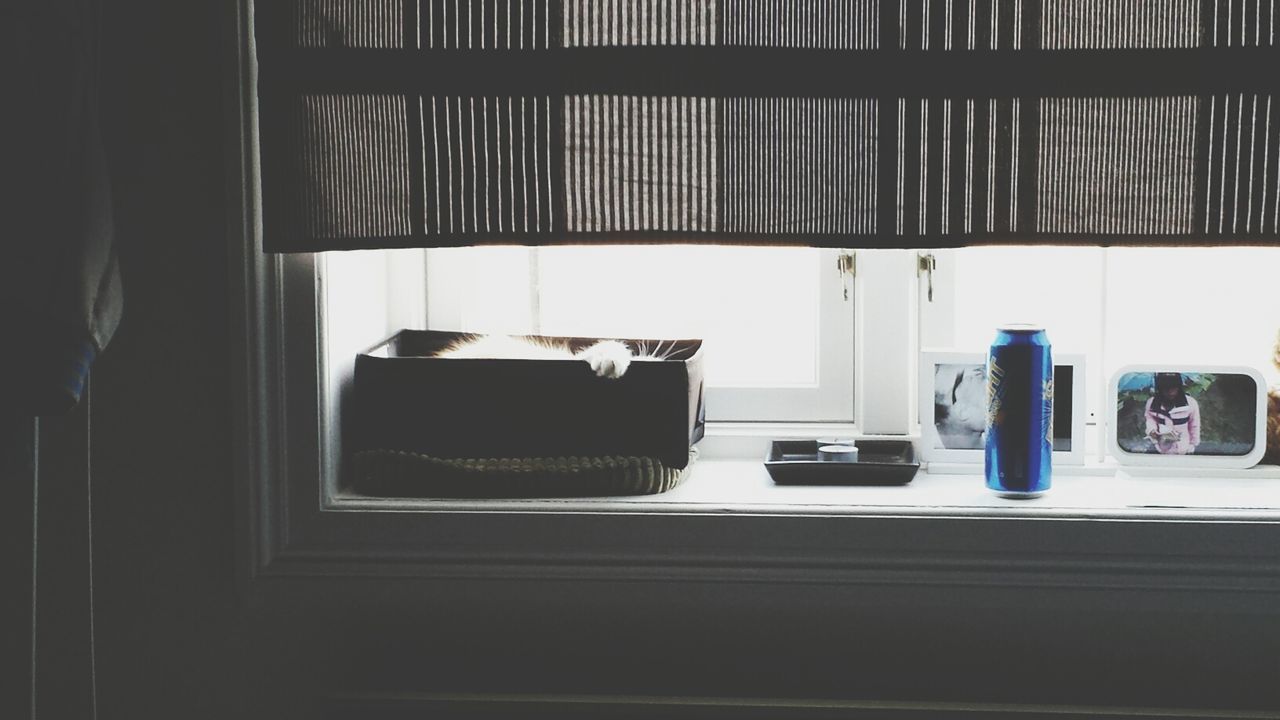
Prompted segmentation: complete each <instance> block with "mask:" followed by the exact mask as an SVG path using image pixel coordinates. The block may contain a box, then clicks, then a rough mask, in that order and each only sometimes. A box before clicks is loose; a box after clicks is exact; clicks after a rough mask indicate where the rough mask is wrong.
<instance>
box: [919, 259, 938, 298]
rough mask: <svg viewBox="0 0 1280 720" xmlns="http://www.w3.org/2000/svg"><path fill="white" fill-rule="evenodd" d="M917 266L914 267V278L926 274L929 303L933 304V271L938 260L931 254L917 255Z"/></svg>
mask: <svg viewBox="0 0 1280 720" xmlns="http://www.w3.org/2000/svg"><path fill="white" fill-rule="evenodd" d="M916 257H917V258H918V264H917V265H916V277H920V276H921V275H924V274H928V276H929V279H928V282H929V302H933V271H934V270H936V269H937V268H938V258H936V257H934V255H933V253H917V254H916Z"/></svg>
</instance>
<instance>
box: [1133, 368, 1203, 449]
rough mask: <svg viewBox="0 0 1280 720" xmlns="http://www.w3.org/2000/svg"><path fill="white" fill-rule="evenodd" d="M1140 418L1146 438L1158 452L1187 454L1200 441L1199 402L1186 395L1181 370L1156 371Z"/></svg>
mask: <svg viewBox="0 0 1280 720" xmlns="http://www.w3.org/2000/svg"><path fill="white" fill-rule="evenodd" d="M1143 417H1144V418H1145V420H1146V429H1147V439H1149V440H1150V441H1151V443H1152V445H1154V446H1155V449H1156V452H1158V453H1160V454H1161V455H1190V454H1191V453H1193V452H1195V451H1196V446H1197V445H1199V444H1200V403H1198V402H1196V399H1195V398H1193V397H1188V396H1187V390H1186V388H1185V387H1183V379H1182V373H1168V372H1162V373H1156V379H1155V393H1154V394H1153V395H1152V396H1151V397H1150V398H1148V399H1147V405H1146V408H1145V409H1144V411H1143Z"/></svg>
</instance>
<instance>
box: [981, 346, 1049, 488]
mask: <svg viewBox="0 0 1280 720" xmlns="http://www.w3.org/2000/svg"><path fill="white" fill-rule="evenodd" d="M985 459H986V475H987V487H989V488H991V489H992V490H994V491H996V493H997V494H998V495H1001V496H1002V497H1019V498H1023V497H1037V496H1039V495H1042V494H1044V492H1045V491H1046V490H1048V489H1049V484H1050V482H1051V479H1052V475H1053V352H1052V349H1051V347H1050V345H1049V336H1048V335H1046V334H1045V332H1044V328H1040V327H1035V326H1032V325H1006V326H1004V327H1001V328H999V329H998V330H997V331H996V339H995V341H994V342H992V343H991V351H990V353H989V354H988V355H987V441H986V458H985Z"/></svg>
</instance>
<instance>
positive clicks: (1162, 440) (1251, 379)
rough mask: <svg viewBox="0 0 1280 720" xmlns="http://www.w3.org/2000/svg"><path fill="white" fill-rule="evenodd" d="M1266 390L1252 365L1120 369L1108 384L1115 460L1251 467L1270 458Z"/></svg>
mask: <svg viewBox="0 0 1280 720" xmlns="http://www.w3.org/2000/svg"><path fill="white" fill-rule="evenodd" d="M1174 376H1177V377H1176V378H1175V377H1174ZM1266 388H1267V383H1266V380H1265V379H1264V378H1263V377H1262V373H1260V372H1258V371H1257V370H1256V369H1254V368H1251V367H1247V366H1240V365H1199V364H1189V363H1166V364H1158V365H1157V364H1146V365H1128V366H1125V367H1122V368H1120V369H1119V370H1118V371H1116V373H1115V374H1114V375H1113V376H1112V377H1111V381H1110V383H1109V384H1108V393H1107V398H1108V400H1109V403H1111V406H1110V407H1108V408H1107V445H1108V448H1109V450H1110V453H1111V456H1112V457H1113V458H1115V460H1116V462H1117V463H1119V464H1121V465H1142V466H1165V467H1196V468H1206V467H1212V468H1223V469H1243V468H1249V467H1253V466H1254V465H1257V464H1258V461H1260V460H1261V459H1262V456H1263V455H1264V454H1265V453H1266V444H1267V443H1266V427H1267V393H1266ZM1161 397H1163V398H1164V400H1163V401H1161V400H1160V398H1161ZM1144 398H1145V400H1144ZM1184 400H1185V402H1184ZM1157 403H1159V404H1158V405H1157ZM1112 408H1114V409H1112Z"/></svg>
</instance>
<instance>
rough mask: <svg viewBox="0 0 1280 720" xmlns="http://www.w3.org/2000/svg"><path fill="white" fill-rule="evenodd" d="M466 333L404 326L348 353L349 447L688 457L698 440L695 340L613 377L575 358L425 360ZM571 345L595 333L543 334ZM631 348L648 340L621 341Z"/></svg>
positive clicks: (680, 464)
mask: <svg viewBox="0 0 1280 720" xmlns="http://www.w3.org/2000/svg"><path fill="white" fill-rule="evenodd" d="M470 337H472V336H470V335H466V334H462V333H454V332H437V331H431V330H403V331H401V332H399V333H397V334H396V335H394V336H393V337H391V338H389V339H388V340H386V341H385V342H383V343H381V344H379V345H377V346H376V347H374V348H373V349H371V350H369V351H368V352H366V353H363V354H361V355H359V356H357V357H356V365H355V388H354V393H353V396H352V398H351V410H352V411H353V412H352V413H351V415H349V416H348V417H349V420H350V423H349V424H347V425H346V430H347V437H348V439H349V442H350V443H351V446H352V449H353V450H355V451H356V452H357V453H358V452H361V451H372V450H394V451H402V452H408V453H415V454H419V455H423V456H429V457H432V458H440V459H450V458H457V459H476V458H560V457H639V458H653V459H655V460H657V461H659V462H661V463H662V464H663V465H664V466H666V467H668V468H675V469H682V468H684V467H685V466H687V465H688V464H689V459H690V453H689V448H690V447H691V446H692V445H693V444H694V443H697V442H698V441H699V440H701V439H702V435H703V429H704V425H705V411H704V409H703V400H702V385H703V383H702V378H703V369H702V342H701V341H700V340H676V341H664V342H663V343H662V346H661V347H662V350H663V351H664V352H663V353H662V354H663V355H665V356H667V357H668V358H669V359H665V360H657V359H654V360H646V359H641V358H636V359H634V360H632V362H631V364H630V367H629V368H628V369H627V371H626V373H625V374H624V375H623V376H622V377H620V378H616V379H610V378H603V377H598V376H597V375H596V374H595V372H593V371H592V370H591V368H590V366H589V365H588V364H587V363H586V362H584V361H582V360H570V359H565V360H508V359H501V360H498V359H458V358H437V357H432V355H434V354H436V353H437V352H439V351H440V350H442V349H444V348H447V347H449V346H450V345H451V344H453V343H454V342H456V341H458V340H461V339H467V338H470ZM548 339H549V340H552V341H555V342H562V343H564V344H565V345H566V346H567V347H568V349H570V350H571V351H574V352H576V351H579V350H581V349H583V348H586V347H589V346H591V345H593V344H595V343H596V342H598V339H597V338H579V337H553V338H548ZM619 339H620V340H622V341H623V342H625V343H627V344H628V346H629V347H630V348H631V349H632V351H633V352H637V351H638V350H640V349H641V348H643V347H649V348H653V347H657V346H658V341H653V340H631V339H621V338H619Z"/></svg>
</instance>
